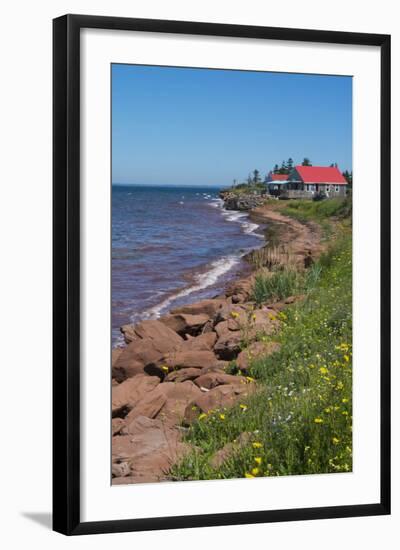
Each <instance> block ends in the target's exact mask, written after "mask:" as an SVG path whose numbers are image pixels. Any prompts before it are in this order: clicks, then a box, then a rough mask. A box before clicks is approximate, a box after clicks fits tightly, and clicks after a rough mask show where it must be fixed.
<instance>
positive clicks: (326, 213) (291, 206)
mask: <svg viewBox="0 0 400 550" xmlns="http://www.w3.org/2000/svg"><path fill="white" fill-rule="evenodd" d="M351 210H352V199H351V196H349V197H344V198H340V197H337V198H333V199H326V200H323V201H313V200H304V199H303V200H291V201H289V202H288V204H287V206H286V207H285V208H283V209H282V213H283V214H286V215H288V216H291V217H292V218H296V219H298V220H299V221H303V222H305V221H309V220H317V221H321V222H324V221H325V223H326V219H327V218H331V217H336V218H342V219H343V218H349V217H350V215H351Z"/></svg>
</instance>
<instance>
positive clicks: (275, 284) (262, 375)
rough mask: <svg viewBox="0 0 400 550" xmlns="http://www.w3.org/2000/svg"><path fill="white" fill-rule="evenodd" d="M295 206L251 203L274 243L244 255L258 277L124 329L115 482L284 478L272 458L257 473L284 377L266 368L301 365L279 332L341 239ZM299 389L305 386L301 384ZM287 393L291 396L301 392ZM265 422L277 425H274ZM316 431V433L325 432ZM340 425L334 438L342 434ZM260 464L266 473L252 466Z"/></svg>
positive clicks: (115, 376) (116, 378)
mask: <svg viewBox="0 0 400 550" xmlns="http://www.w3.org/2000/svg"><path fill="white" fill-rule="evenodd" d="M339 206H340V205H339ZM287 208H288V207H287V206H285V205H282V204H281V203H280V204H278V201H268V200H263V201H262V202H261V201H260V202H258V203H257V204H255V205H251V210H250V213H249V215H250V218H251V219H252V220H253V221H254V222H255V223H259V224H260V223H262V224H267V225H268V234H267V238H268V243H267V244H266V245H264V246H263V247H261V248H260V249H257V250H254V251H253V252H250V253H249V254H248V255H247V261H248V262H249V265H251V266H252V271H251V273H250V274H248V275H247V276H246V277H243V278H239V279H237V280H235V281H233V282H231V283H230V284H229V285H228V286H227V288H226V290H225V292H224V293H223V294H221V295H219V296H217V297H215V298H210V299H205V300H201V301H199V302H196V303H192V304H188V305H184V306H182V307H179V308H176V309H173V310H171V311H170V312H169V313H168V314H166V315H163V316H162V317H160V318H159V319H157V320H145V321H141V322H139V323H137V324H135V325H125V326H123V327H122V328H121V331H122V334H123V336H124V340H125V347H123V348H115V349H114V350H113V357H112V476H113V480H112V482H113V484H126V483H140V482H155V481H163V480H164V481H165V480H183V479H212V478H221V477H222V478H223V477H256V476H257V475H268V472H269V474H271V475H281V474H279V473H277V472H280V471H281V470H279V468H278V466H277V464H276V465H275V464H273V462H274V461H273V460H272V457H271V462H266V463H265V468H266V469H264V468H263V469H260V468H259V467H258V466H260V465H261V464H262V463H263V465H264V462H265V460H266V456H265V454H266V452H267V451H266V445H267V442H266V441H263V437H261V435H260V428H261V427H260V426H257V422H256V421H255V418H254V417H253V416H252V413H251V411H253V410H257V407H258V408H259V409H260V408H262V410H263V412H262V414H261V413H260V414H259V415H258V416H259V417H261V416H263V417H264V416H265V414H267V413H268V414H269V415H270V414H273V413H275V408H274V407H276V406H278V401H277V403H276V404H275V402H274V401H273V397H271V396H272V395H274V392H273V391H272V390H271V388H270V389H269V391H270V395H269V396H266V394H265V391H266V387H267V386H269V385H270V383H271V381H273V380H275V379H276V376H277V374H276V373H275V372H270V373H269V374H268V368H267V367H265V365H266V364H267V362H268V361H271V364H272V365H275V362H276V361H278V362H279V364H280V365H284V364H285V365H286V364H288V363H290V361H291V360H292V359H293V357H294V355H293V357H292V356H291V355H290V356H288V357H286V358H285V357H284V356H282V354H287V353H288V349H287V348H286V346H285V343H286V345H287V342H288V340H285V339H284V338H287V336H285V337H284V338H283V340H282V334H283V333H285V331H286V330H287V327H288V326H289V325H290V323H292V322H293V323H295V324H296V323H297V324H298V322H297V321H296V320H295V319H291V315H292V313H290V312H291V311H292V312H300V313H301V311H302V310H301V308H302V307H304V304H306V303H307V304H308V298H309V296H312V294H313V292H314V293H315V292H318V291H319V290H318V283H319V277H320V275H321V272H322V267H321V266H320V264H319V258H320V257H321V255H323V254H326V253H327V250H328V243H329V241H332V240H333V237H334V236H335V237H336V235H334V233H335V232H336V233H339V232H341V231H342V228H341V225H342V224H341V222H340V223H337V221H336V220H335V222H334V223H331V224H329V228H330V229H329V230H330V231H331V232H332V233H331V234H330V236H329V238H327V237H328V235H327V232H328V229H327V226H325V225H324V223H321V220H318V216H316V219H312V218H313V216H312V215H310V213H309V215H308V219H306V218H303V219H301V215H303V216H305V213H304V212H302V208H303V207H301V208H299V210H298V211H297V214H298V215H297V216H296V215H295V214H294V215H288V212H285V211H284V210H285V209H286V210H287ZM318 208H319V207H318V206H316V207H315V209H316V210H318ZM324 208H326V207H324ZM319 209H321V208H319ZM303 210H304V208H303ZM292 214H293V213H292ZM317 214H318V212H317ZM313 277H314V279H315V280H314V281H313V280H312V279H313ZM321 280H322V279H321ZM307 307H308V306H307ZM346 307H347V306H346ZM300 313H294V314H295V315H300ZM288 319H289V320H290V323H289V321H288ZM346 330H347V328H346ZM337 339H338V340H340V341H341V340H342V339H343V338H342V333H340V334H339V333H338V334H337ZM335 342H336V340H332V343H333V345H336V344H335ZM347 345H348V344H346V346H347ZM309 347H310V351H311V349H313V348H312V346H311V344H310V346H309ZM345 351H346V352H347V354H348V353H350V352H349V349H348V348H346V350H345ZM292 352H293V354H294V353H295V352H294V351H293V350H292ZM296 353H297V352H296ZM315 353H317V351H315ZM335 354H336V355H338V356H339V355H340V354H341V356H342V355H343V351H341V350H336V351H335ZM341 356H340V357H341ZM338 360H339V359H337V361H338ZM318 361H319V360H318ZM318 361H317V360H315V362H316V363H317V362H318ZM260 362H261V363H260ZM261 364H264V367H265V368H263V367H262V366H260V365H261ZM285 368H286V366H285ZM318 368H326V369H328V367H318ZM348 378H349V377H348V376H347V378H346V390H345V392H347V393H348V391H351V390H348V388H347V383H348ZM318 381H319V379H318ZM305 382H306V381H304V380H303V379H302V383H301V385H302V386H303V387H304V383H305ZM308 383H310V380H308ZM342 383H343V386H344V387H345V384H344V382H342ZM288 384H289V382H288ZM290 384H291V385H293V386H296V382H295V381H293V380H292V381H291V382H290ZM277 385H278V384H277ZM285 387H286V390H285V391H286V393H287V394H288V393H290V391H292V390H291V389H289V387H290V385H288V386H285ZM343 389H344V388H342V390H343ZM342 390H341V391H342ZM293 392H294V389H293ZM347 393H346V395H347ZM292 395H293V394H292ZM292 395H290V396H289V397H292ZM269 398H270V399H269ZM327 398H328V397H327ZM282 399H283V397H282V396H280V400H279V403H281V402H282ZM332 399H333V398H332ZM269 403H274V405H273V406H272V405H271V406H270V405H269ZM346 403H347V402H346ZM279 406H281V405H279ZM346 407H347V408H346V410H348V408H349V405H346ZM292 408H294V407H293V406H292ZM311 408H312V407H311ZM264 409H265V410H264ZM292 412H293V413H294V411H292ZM310 414H312V413H310ZM280 416H281V415H280ZM288 416H294V415H290V412H289V413H288ZM345 416H346V415H342V419H341V420H343V418H344V417H345ZM316 418H319V417H316ZM268 419H269V420H268ZM268 419H267V418H264V420H265V421H266V422H267V421H268V422H270V424H271V426H273V425H274V422H275V425H276V419H275V420H274V418H273V417H268ZM323 423H324V420H323V419H322V418H321V424H323ZM314 424H315V425H313V426H312V428H313V429H314V428H315V427H316V426H317V425H318V424H319V423H318V422H317V423H314ZM325 425H326V424H325ZM332 426H333V425H332ZM332 426H331V428H330V429H331V430H333V431H335V430H336V431H335V434H336V432H338V430H339V428H338V427H337V426H336V424H335V425H334V426H333V427H332ZM342 428H343V427H340V430H342ZM311 432H312V433H313V431H312V430H311ZM311 432H310V433H311ZM332 433H333V432H332ZM268 437H270V436H268ZM271 437H272V436H271ZM333 437H335V438H336V439H339V438H338V437H336V436H333V435H332V437H331V439H332V438H333ZM332 445H333V444H332ZM310 447H311V446H310ZM335 450H337V449H336V447H335ZM255 452H256V454H255V455H254V453H255ZM303 452H304V451H303ZM253 455H254V456H253ZM254 458H257V461H258V462H260V464H258V466H257V461H256V462H255V463H254V464H253V467H252V468H251V467H250V465H249V466H248V467H247V466H246V464H247V462H249V461H250V463H251V461H252V460H253V459H254ZM258 459H259V460H258ZM275 460H276V461H278V460H279V459H278V457H276V459H275ZM327 460H328V459H327ZM332 460H333V458H332ZM340 460H341V459H340ZM340 460H339V462H340ZM238 461H239V462H240V461H241V462H240V465H239V462H238ZM246 461H247V462H246ZM281 462H282V461H281ZM337 462H338V461H337ZM349 462H350V459H349V458H348V457H347V456H346V462H343V464H347V467H349ZM250 463H249V464H250ZM235 464H236V465H235ZM268 464H269V465H270V468H269V467H268ZM333 464H335V467H337V466H336V463H335V462H333ZM309 467H310V468H311V465H309ZM314 467H315V465H314ZM319 467H320V466H318V468H319ZM330 468H331V469H330V471H336V470H334V466H331V467H330ZM343 469H344V470H346V468H345V467H344V466H343ZM252 470H253V473H251V471H252ZM288 473H293V472H288ZM246 474H248V475H246Z"/></svg>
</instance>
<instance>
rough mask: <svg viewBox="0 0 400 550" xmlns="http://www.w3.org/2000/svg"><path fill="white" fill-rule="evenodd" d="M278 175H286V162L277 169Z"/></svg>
mask: <svg viewBox="0 0 400 550" xmlns="http://www.w3.org/2000/svg"><path fill="white" fill-rule="evenodd" d="M279 174H287V167H286V162H285V161H284V160H283V161H282V164H281V167H280V168H279Z"/></svg>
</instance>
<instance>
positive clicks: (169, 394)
mask: <svg viewBox="0 0 400 550" xmlns="http://www.w3.org/2000/svg"><path fill="white" fill-rule="evenodd" d="M200 394H201V391H200V389H199V388H198V387H197V386H195V384H193V382H191V381H190V380H187V381H185V382H182V383H181V384H175V383H173V382H164V383H162V384H160V385H159V386H157V387H156V388H155V389H154V390H153V391H151V392H149V393H147V394H146V395H144V396H143V398H142V399H141V400H139V401H138V402H137V403H136V405H135V407H134V408H133V409H132V410H131V411H130V413H129V414H128V416H127V417H126V420H125V427H124V428H123V429H122V432H121V433H122V434H127V433H130V424H131V423H132V421H133V420H135V419H136V418H137V417H138V416H146V417H147V418H156V417H157V418H158V419H162V420H164V421H166V422H167V423H169V424H176V423H178V422H180V420H181V419H182V418H183V415H184V412H185V408H186V405H187V404H188V403H189V402H191V401H192V400H193V399H195V398H196V397H197V396H199V395H200Z"/></svg>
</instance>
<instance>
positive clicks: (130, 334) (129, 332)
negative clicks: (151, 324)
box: [119, 325, 138, 344]
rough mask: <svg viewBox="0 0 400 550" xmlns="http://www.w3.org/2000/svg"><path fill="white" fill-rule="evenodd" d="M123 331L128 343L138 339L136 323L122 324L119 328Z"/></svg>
mask: <svg viewBox="0 0 400 550" xmlns="http://www.w3.org/2000/svg"><path fill="white" fill-rule="evenodd" d="M119 330H120V331H121V333H122V334H123V337H124V340H125V343H126V344H130V343H131V342H133V341H134V340H137V339H138V336H137V334H136V333H135V326H134V325H122V327H120V329H119Z"/></svg>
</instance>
